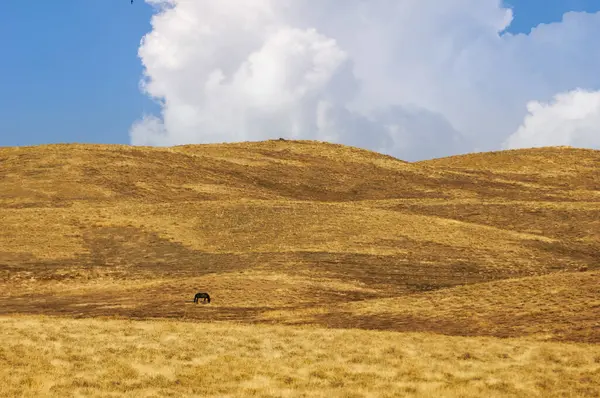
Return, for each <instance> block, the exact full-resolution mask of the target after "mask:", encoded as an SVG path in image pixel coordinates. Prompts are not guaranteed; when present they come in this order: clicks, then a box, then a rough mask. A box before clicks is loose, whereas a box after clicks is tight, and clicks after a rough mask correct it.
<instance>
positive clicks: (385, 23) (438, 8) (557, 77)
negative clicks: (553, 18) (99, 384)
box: [131, 0, 600, 160]
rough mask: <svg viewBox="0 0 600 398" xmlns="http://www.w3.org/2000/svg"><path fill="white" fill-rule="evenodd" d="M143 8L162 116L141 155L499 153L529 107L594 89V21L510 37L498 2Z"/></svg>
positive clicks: (159, 2)
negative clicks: (219, 150) (345, 148)
mask: <svg viewBox="0 0 600 398" xmlns="http://www.w3.org/2000/svg"><path fill="white" fill-rule="evenodd" d="M147 2H149V3H152V4H154V5H156V6H157V7H159V8H160V9H161V11H160V12H159V13H158V14H157V15H155V16H154V17H153V20H152V26H153V29H152V31H151V32H150V33H149V34H148V35H147V36H146V37H145V38H144V40H143V42H142V44H141V46H140V49H139V55H140V57H141V59H142V62H143V64H144V66H145V71H146V79H145V81H144V89H145V90H146V92H147V93H148V95H150V96H152V97H155V98H158V99H160V100H161V101H162V103H163V107H162V115H161V118H156V117H144V118H143V119H142V120H140V121H138V122H136V123H134V125H133V126H132V129H131V141H132V143H133V144H136V145H138V144H144V145H175V144H183V143H201V142H224V141H243V140H261V139H268V138H277V137H289V138H303V139H304V138H308V139H320V140H328V141H333V142H339V143H345V144H349V145H356V146H360V147H364V148H368V149H374V150H377V151H381V152H384V153H388V154H392V155H394V156H397V157H400V158H402V159H406V160H418V159H424V158H431V157H438V156H446V155H451V154H456V153H463V152H467V151H472V150H474V149H478V150H491V149H498V148H499V147H500V146H501V145H502V143H503V142H505V141H506V139H507V137H508V136H509V134H511V133H512V132H514V131H516V130H517V129H518V128H519V125H521V124H522V123H523V118H524V117H525V116H526V114H527V104H528V103H531V102H532V101H541V102H544V101H548V100H550V99H551V98H552V96H553V95H555V94H556V93H560V92H568V91H570V90H573V89H574V88H576V87H585V88H588V89H591V90H598V89H600V75H599V74H597V70H599V69H600V51H598V50H600V42H598V41H597V40H596V38H597V37H600V13H599V14H584V13H569V14H566V15H565V18H564V21H563V22H561V23H555V24H550V25H542V26H539V27H538V28H536V29H534V30H533V31H532V33H531V34H529V35H510V34H501V33H500V32H502V31H503V30H504V29H505V28H506V27H507V26H508V24H509V23H510V21H511V19H512V14H511V11H510V10H509V9H506V8H503V7H502V6H501V4H500V3H501V1H500V0H446V1H443V2H441V1H438V0H369V1H365V0H319V1H318V2H317V1H314V2H312V1H306V0H245V1H239V0H202V1H197V0H169V1H167V0H147ZM581 137H582V138H581V139H580V141H581V142H583V143H584V146H585V145H592V144H593V142H594V141H585V140H586V139H588V140H589V139H591V138H589V136H588V135H581ZM586 137H587V138H586Z"/></svg>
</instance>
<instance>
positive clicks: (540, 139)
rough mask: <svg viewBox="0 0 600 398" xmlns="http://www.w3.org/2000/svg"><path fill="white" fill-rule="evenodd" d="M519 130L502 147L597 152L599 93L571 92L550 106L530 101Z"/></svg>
mask: <svg viewBox="0 0 600 398" xmlns="http://www.w3.org/2000/svg"><path fill="white" fill-rule="evenodd" d="M527 109H528V111H529V114H528V115H527V116H526V117H525V120H524V122H523V124H522V125H521V127H519V129H518V130H517V131H516V132H515V133H513V134H512V135H511V136H510V137H509V138H508V139H507V140H506V142H505V144H504V148H507V149H513V148H531V147H540V146H555V145H570V146H575V147H592V148H598V149H600V91H594V92H592V91H586V90H573V91H570V92H567V93H561V94H558V95H556V96H555V97H554V99H553V101H552V102H550V103H542V102H538V101H531V102H529V103H528V104H527Z"/></svg>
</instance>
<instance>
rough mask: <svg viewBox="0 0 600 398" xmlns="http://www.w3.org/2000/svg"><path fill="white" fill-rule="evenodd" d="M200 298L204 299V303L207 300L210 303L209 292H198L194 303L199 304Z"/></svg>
mask: <svg viewBox="0 0 600 398" xmlns="http://www.w3.org/2000/svg"><path fill="white" fill-rule="evenodd" d="M199 299H202V302H203V303H204V302H206V301H208V302H209V303H210V296H209V295H208V293H196V295H195V296H194V303H196V304H198V300H199Z"/></svg>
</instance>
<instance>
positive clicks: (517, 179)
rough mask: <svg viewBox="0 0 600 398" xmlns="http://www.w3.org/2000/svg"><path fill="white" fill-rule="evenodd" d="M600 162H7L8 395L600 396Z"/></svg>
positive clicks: (146, 151) (41, 152) (189, 151)
mask: <svg viewBox="0 0 600 398" xmlns="http://www.w3.org/2000/svg"><path fill="white" fill-rule="evenodd" d="M599 167H600V151H594V150H584V149H577V148H569V147H551V148H535V149H522V150H512V151H501V152H489V153H479V154H469V155H464V156H454V157H449V158H442V159H433V160H429V161H423V162H416V163H408V162H404V161H401V160H398V159H394V158H391V157H389V156H384V155H380V154H377V153H374V152H369V151H365V150H360V149H357V148H352V147H346V146H342V145H334V144H327V143H319V142H313V141H284V140H282V141H280V140H276V141H263V142H250V143H238V144H218V145H217V144H215V145H188V146H180V147H171V148H151V147H130V146H120V145H83V144H61V145H43V146H35V147H8V148H7V147H4V148H0V223H1V227H2V228H0V317H1V318H0V319H1V323H0V325H1V326H0V328H1V330H0V332H1V336H0V337H1V338H2V341H3V345H2V348H0V349H1V350H2V351H0V353H1V355H0V375H2V380H0V395H8V396H13V395H20V394H21V393H25V394H26V395H27V394H29V395H30V396H35V395H38V396H39V394H40V393H43V392H46V393H49V392H52V394H51V395H54V396H56V395H62V396H72V395H77V394H82V395H95V394H99V395H102V394H113V393H114V394H117V395H119V394H125V395H136V396H137V395H141V396H153V395H152V394H155V395H154V396H165V395H167V396H168V395H169V394H170V395H171V396H180V395H182V394H188V395H195V396H205V395H207V394H208V395H210V394H212V395H215V396H226V395H227V393H230V394H231V395H233V396H245V395H251V394H255V395H259V396H268V395H269V394H271V395H272V396H285V395H290V396H302V394H304V395H305V396H322V395H332V394H333V395H334V396H338V395H339V396H399V395H400V396H402V395H405V396H411V395H414V396H482V395H484V396H544V397H545V396H574V397H575V396H598V395H600V380H599V379H598V376H597V374H598V373H600V363H599V360H598V358H599V356H598V355H600V354H599V351H598V347H599V345H598V343H600V282H599V280H600V257H599V256H598V253H600V172H598V170H599ZM197 291H208V292H209V293H210V294H211V297H212V302H211V303H210V304H208V305H202V304H198V305H196V304H194V303H193V302H192V298H193V295H194V293H196V292H197ZM168 336H171V337H168ZM165 339H166V340H165ZM219 347H226V348H227V349H226V350H225V349H224V350H221V349H220V348H219ZM273 347H278V348H273ZM204 349H206V351H203V350H204ZM396 354H398V355H396ZM461 355H462V356H464V358H462V357H461ZM459 357H460V358H459ZM25 358H28V359H27V360H26V359H25ZM190 358H191V359H190ZM133 363H137V364H138V365H139V366H138V367H135V366H133V365H131V364H133ZM204 363H206V364H209V363H210V365H207V369H204V368H202V367H201V366H200V365H201V364H204ZM128 364H129V365H128ZM128 366H129V367H128ZM136 366H137V365H136ZM295 367H297V369H298V373H297V374H296V373H294V372H295V371H294V369H295ZM40 368H43V372H42V371H40ZM77 369H79V370H77ZM75 370H77V371H75ZM77 372H79V373H77ZM313 373H314V375H313ZM111 375H112V376H111ZM311 375H312V376H311ZM319 375H320V376H319ZM313 376H314V377H313ZM115 378H117V379H118V380H116V379H115ZM115 380H116V381H117V382H118V384H114V383H113V382H115ZM4 393H5V394H4ZM336 394H337V395H336ZM352 394H354V395H352ZM552 394H554V395H552Z"/></svg>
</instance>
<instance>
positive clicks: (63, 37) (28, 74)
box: [0, 0, 600, 146]
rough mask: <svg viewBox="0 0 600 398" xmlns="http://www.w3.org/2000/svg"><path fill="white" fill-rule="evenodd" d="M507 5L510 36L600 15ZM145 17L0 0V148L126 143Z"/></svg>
mask: <svg viewBox="0 0 600 398" xmlns="http://www.w3.org/2000/svg"><path fill="white" fill-rule="evenodd" d="M199 1H200V0H199ZM508 3H509V4H510V5H512V7H513V8H514V11H515V20H514V21H513V25H512V26H511V28H510V29H509V31H510V32H514V33H517V32H528V31H529V30H530V29H531V28H532V27H534V26H536V25H538V24H539V23H548V22H553V21H559V20H560V19H561V16H562V15H563V13H564V12H566V11H571V10H574V11H587V12H596V11H599V10H600V1H598V0H510V1H508ZM151 15H152V9H151V8H150V7H149V6H148V5H146V4H145V3H144V2H143V1H142V0H135V2H134V4H133V5H130V3H129V0H55V1H53V0H3V1H2V9H1V11H0V49H1V51H2V52H1V58H0V146H14V145H35V144H43V143H59V142H88V143H122V144H125V143H129V141H130V138H129V135H128V132H129V129H130V127H131V125H132V123H133V122H134V121H135V120H136V119H138V118H140V117H141V116H142V115H143V114H144V113H148V112H150V113H155V114H157V115H158V112H159V108H158V107H157V106H156V105H155V104H153V103H152V102H151V101H150V100H149V99H148V98H147V97H146V96H144V95H143V94H142V93H140V91H139V89H138V83H139V79H140V76H141V74H142V65H141V62H140V59H139V58H138V56H137V51H138V48H139V44H140V39H141V38H142V36H143V35H144V34H145V33H147V32H149V31H150V29H151V26H150V18H151Z"/></svg>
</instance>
